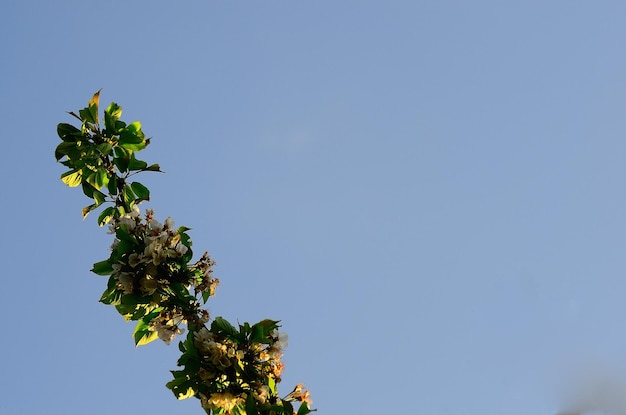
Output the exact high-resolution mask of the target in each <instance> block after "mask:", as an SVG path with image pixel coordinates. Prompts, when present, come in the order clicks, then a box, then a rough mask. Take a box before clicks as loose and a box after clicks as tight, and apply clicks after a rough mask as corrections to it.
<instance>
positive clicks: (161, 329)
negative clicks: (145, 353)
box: [150, 311, 187, 344]
mask: <svg viewBox="0 0 626 415" xmlns="http://www.w3.org/2000/svg"><path fill="white" fill-rule="evenodd" d="M186 323H187V321H186V320H185V318H184V317H183V316H182V315H181V314H173V313H170V312H167V311H162V312H161V314H160V315H159V316H158V317H157V318H155V319H153V320H152V321H151V322H150V327H151V329H152V330H153V331H156V332H157V334H158V335H159V339H161V340H163V341H164V342H165V344H170V342H171V341H172V340H174V337H176V336H178V335H179V334H183V333H184V332H185V329H184V328H183V327H180V325H181V324H186Z"/></svg>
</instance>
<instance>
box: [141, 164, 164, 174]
mask: <svg viewBox="0 0 626 415" xmlns="http://www.w3.org/2000/svg"><path fill="white" fill-rule="evenodd" d="M144 170H145V171H158V172H160V171H161V167H160V166H159V165H158V164H151V165H149V166H148V167H146V168H145V169H144Z"/></svg>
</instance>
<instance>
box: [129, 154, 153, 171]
mask: <svg viewBox="0 0 626 415" xmlns="http://www.w3.org/2000/svg"><path fill="white" fill-rule="evenodd" d="M147 166H148V163H146V162H145V161H143V160H137V159H136V158H135V154H131V155H130V162H129V163H128V170H145V168H146V167H147Z"/></svg>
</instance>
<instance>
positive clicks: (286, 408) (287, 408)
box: [281, 399, 293, 414]
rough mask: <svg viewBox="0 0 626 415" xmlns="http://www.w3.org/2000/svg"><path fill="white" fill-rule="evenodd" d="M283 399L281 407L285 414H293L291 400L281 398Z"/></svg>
mask: <svg viewBox="0 0 626 415" xmlns="http://www.w3.org/2000/svg"><path fill="white" fill-rule="evenodd" d="M281 401H283V408H284V411H285V413H286V414H293V405H292V404H291V402H289V401H286V400H284V399H281Z"/></svg>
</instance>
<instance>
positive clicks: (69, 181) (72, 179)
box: [61, 170, 82, 187]
mask: <svg viewBox="0 0 626 415" xmlns="http://www.w3.org/2000/svg"><path fill="white" fill-rule="evenodd" d="M81 179H82V176H81V174H80V171H77V170H70V171H67V172H65V173H63V174H62V175H61V180H62V181H63V183H65V184H66V185H68V186H69V187H76V186H78V185H79V184H80V182H81Z"/></svg>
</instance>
